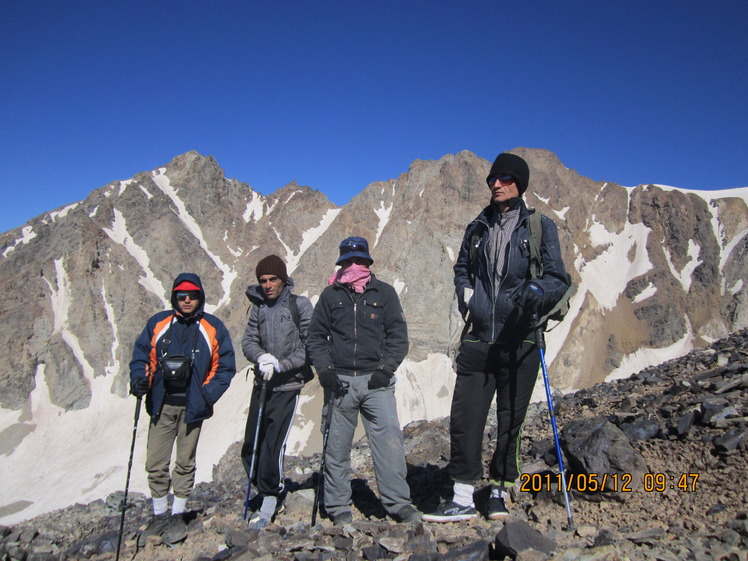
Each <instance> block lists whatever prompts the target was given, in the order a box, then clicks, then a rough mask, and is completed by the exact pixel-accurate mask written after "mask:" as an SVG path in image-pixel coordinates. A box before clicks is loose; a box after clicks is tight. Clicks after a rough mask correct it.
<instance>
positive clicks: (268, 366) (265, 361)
mask: <svg viewBox="0 0 748 561" xmlns="http://www.w3.org/2000/svg"><path fill="white" fill-rule="evenodd" d="M274 360H275V357H274V356H273V355H271V354H270V353H264V354H261V355H260V356H259V357H257V367H258V368H259V369H260V374H262V377H263V379H264V380H270V378H272V377H273V373H274V368H275V365H274V364H273V361H274Z"/></svg>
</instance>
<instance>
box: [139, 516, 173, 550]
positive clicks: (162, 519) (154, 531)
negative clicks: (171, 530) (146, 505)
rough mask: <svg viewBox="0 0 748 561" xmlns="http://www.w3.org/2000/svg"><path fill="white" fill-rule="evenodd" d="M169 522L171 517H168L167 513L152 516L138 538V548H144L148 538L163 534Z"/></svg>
mask: <svg viewBox="0 0 748 561" xmlns="http://www.w3.org/2000/svg"><path fill="white" fill-rule="evenodd" d="M169 522H171V516H169V513H168V512H164V513H162V514H154V515H153V517H152V518H151V522H150V523H149V524H148V526H146V528H145V530H143V531H142V532H140V535H139V536H138V547H145V544H146V542H147V541H148V536H160V535H161V534H163V533H164V530H166V528H168V527H169Z"/></svg>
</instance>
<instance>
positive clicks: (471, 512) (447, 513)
mask: <svg viewBox="0 0 748 561" xmlns="http://www.w3.org/2000/svg"><path fill="white" fill-rule="evenodd" d="M476 516H478V511H477V510H475V507H472V506H462V505H458V504H457V503H456V502H454V501H450V502H448V503H447V504H444V505H442V506H440V507H439V508H438V509H436V510H435V511H434V512H430V513H428V514H424V515H423V516H422V517H421V519H422V520H423V521H424V522H459V521H460V520H470V519H471V518H475V517H476Z"/></svg>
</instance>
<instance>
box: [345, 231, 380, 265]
mask: <svg viewBox="0 0 748 561" xmlns="http://www.w3.org/2000/svg"><path fill="white" fill-rule="evenodd" d="M351 257H361V258H362V259H368V261H369V265H371V264H372V263H374V260H373V259H372V258H371V255H369V242H367V241H366V239H365V238H359V237H358V236H351V237H350V238H346V239H344V240H343V241H342V242H340V257H338V260H337V261H336V262H335V264H336V265H340V263H341V262H343V261H345V260H346V259H350V258H351Z"/></svg>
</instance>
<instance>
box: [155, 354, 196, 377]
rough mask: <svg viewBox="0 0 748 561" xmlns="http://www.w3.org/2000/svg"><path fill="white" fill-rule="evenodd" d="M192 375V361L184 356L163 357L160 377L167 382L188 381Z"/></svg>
mask: <svg viewBox="0 0 748 561" xmlns="http://www.w3.org/2000/svg"><path fill="white" fill-rule="evenodd" d="M191 373H192V359H191V358H190V357H188V356H184V355H171V356H165V357H163V358H162V359H161V375H162V376H163V377H164V380H166V381H167V382H181V381H185V380H188V379H189V377H190V374H191Z"/></svg>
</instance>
